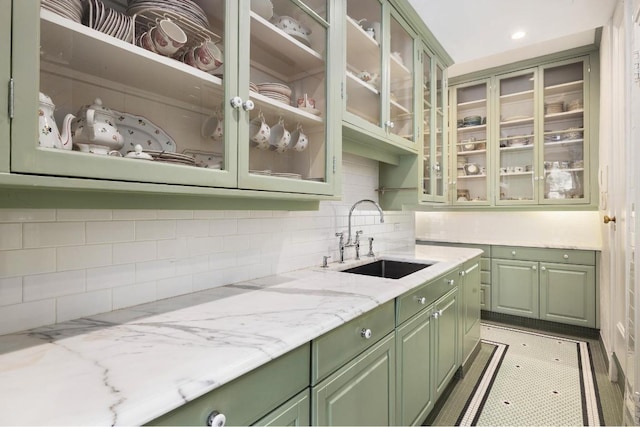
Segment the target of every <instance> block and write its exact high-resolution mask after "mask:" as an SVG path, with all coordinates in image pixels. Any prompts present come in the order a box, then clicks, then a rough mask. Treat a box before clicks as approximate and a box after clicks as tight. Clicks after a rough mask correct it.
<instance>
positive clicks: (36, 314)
mask: <svg viewBox="0 0 640 427" xmlns="http://www.w3.org/2000/svg"><path fill="white" fill-rule="evenodd" d="M55 321H56V300H54V299H50V300H42V301H33V302H25V303H22V304H15V305H7V306H3V307H0V335H4V334H10V333H12V332H18V331H24V330H25V329H31V328H35V327H38V326H43V325H49V324H52V323H55Z"/></svg>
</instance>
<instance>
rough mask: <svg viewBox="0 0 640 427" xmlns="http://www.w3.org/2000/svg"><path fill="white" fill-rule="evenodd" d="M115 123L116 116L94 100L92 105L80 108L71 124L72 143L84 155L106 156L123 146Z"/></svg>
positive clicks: (122, 139)
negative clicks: (84, 153)
mask: <svg viewBox="0 0 640 427" xmlns="http://www.w3.org/2000/svg"><path fill="white" fill-rule="evenodd" d="M115 123H116V114H115V113H114V112H113V111H112V110H111V109H109V108H107V107H105V106H103V105H102V100H101V99H100V98H96V99H95V100H94V103H93V104H92V105H85V106H84V107H82V108H81V109H80V111H78V117H76V118H75V119H74V120H73V122H72V123H71V131H72V135H73V143H74V144H75V145H76V146H77V147H78V149H79V150H80V151H83V152H86V153H94V154H108V153H109V152H110V151H113V150H119V149H120V148H122V146H123V145H124V137H123V136H122V135H121V134H120V132H118V128H117V127H116V125H115Z"/></svg>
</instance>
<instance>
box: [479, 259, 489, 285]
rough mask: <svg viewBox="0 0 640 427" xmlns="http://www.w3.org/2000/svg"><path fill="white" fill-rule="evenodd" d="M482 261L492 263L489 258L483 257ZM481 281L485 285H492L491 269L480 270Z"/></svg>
mask: <svg viewBox="0 0 640 427" xmlns="http://www.w3.org/2000/svg"><path fill="white" fill-rule="evenodd" d="M482 262H487V263H489V264H490V263H491V261H490V260H488V259H486V260H485V259H483V260H482ZM480 283H482V284H483V285H490V284H491V270H489V271H480Z"/></svg>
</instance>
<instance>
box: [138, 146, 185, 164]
mask: <svg viewBox="0 0 640 427" xmlns="http://www.w3.org/2000/svg"><path fill="white" fill-rule="evenodd" d="M143 153H147V154H149V155H150V156H151V157H153V160H155V161H157V162H168V163H176V164H180V165H188V166H195V165H196V159H195V158H194V157H193V156H190V155H188V154H180V153H170V152H167V151H158V150H144V151H143Z"/></svg>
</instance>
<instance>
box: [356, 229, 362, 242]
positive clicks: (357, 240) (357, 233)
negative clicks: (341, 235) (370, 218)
mask: <svg viewBox="0 0 640 427" xmlns="http://www.w3.org/2000/svg"><path fill="white" fill-rule="evenodd" d="M362 233H364V232H363V231H362V230H358V231H356V242H359V241H360V235H361V234H362Z"/></svg>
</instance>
